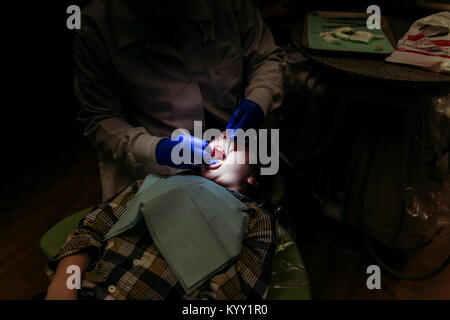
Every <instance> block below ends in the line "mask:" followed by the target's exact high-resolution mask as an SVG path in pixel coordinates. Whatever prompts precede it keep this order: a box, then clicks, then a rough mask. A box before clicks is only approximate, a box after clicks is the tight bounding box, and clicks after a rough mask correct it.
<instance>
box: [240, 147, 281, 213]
mask: <svg viewBox="0 0 450 320" xmlns="http://www.w3.org/2000/svg"><path fill="white" fill-rule="evenodd" d="M249 144H250V142H249V139H248V138H246V139H245V146H246V148H248V147H249ZM256 145H258V146H259V140H258V139H257V141H256ZM257 160H258V162H257V163H256V164H250V172H251V175H252V176H253V177H254V178H255V179H256V182H257V183H258V186H257V187H254V186H252V185H250V184H249V183H247V182H246V184H247V185H246V187H245V188H244V192H243V194H245V195H246V196H248V197H250V198H251V199H252V200H254V201H256V202H257V203H258V204H263V205H264V204H267V203H268V202H270V200H271V196H272V188H273V178H274V175H262V174H261V168H264V167H268V166H269V165H270V164H267V165H263V164H262V163H261V162H259V159H257Z"/></svg>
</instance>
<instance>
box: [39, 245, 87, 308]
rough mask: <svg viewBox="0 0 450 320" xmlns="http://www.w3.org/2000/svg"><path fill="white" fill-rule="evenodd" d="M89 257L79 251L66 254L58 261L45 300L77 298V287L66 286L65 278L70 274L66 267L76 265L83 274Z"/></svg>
mask: <svg viewBox="0 0 450 320" xmlns="http://www.w3.org/2000/svg"><path fill="white" fill-rule="evenodd" d="M90 260H91V257H90V256H89V254H88V253H87V252H79V253H76V254H73V255H71V256H67V257H65V258H63V259H61V261H60V262H59V263H58V267H57V268H56V273H55V276H54V277H53V281H52V283H50V285H49V286H48V289H47V296H46V297H45V299H46V300H77V289H69V288H68V287H67V279H68V277H69V276H70V274H68V273H67V268H68V267H70V266H73V265H75V266H78V267H79V268H80V270H81V273H82V274H83V273H84V272H85V271H86V270H87V268H88V266H89V263H90Z"/></svg>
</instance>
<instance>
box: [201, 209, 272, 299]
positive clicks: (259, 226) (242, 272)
mask: <svg viewBox="0 0 450 320" xmlns="http://www.w3.org/2000/svg"><path fill="white" fill-rule="evenodd" d="M246 205H247V207H248V208H249V210H248V211H249V218H250V219H249V226H248V229H249V231H248V234H247V236H246V238H245V240H244V243H243V248H242V251H241V253H240V256H239V259H238V260H237V261H236V262H235V263H234V264H233V265H231V266H230V267H229V268H228V269H227V270H226V271H225V272H223V273H220V274H217V275H216V276H215V277H213V278H212V279H211V282H210V288H211V289H213V291H215V294H214V299H220V300H243V299H250V300H260V299H263V298H264V297H265V294H266V292H267V289H268V287H269V280H270V271H271V266H272V259H273V255H274V253H275V243H276V219H275V216H274V215H273V214H271V213H269V212H267V211H265V210H261V209H258V208H257V207H256V206H253V205H252V204H250V203H246Z"/></svg>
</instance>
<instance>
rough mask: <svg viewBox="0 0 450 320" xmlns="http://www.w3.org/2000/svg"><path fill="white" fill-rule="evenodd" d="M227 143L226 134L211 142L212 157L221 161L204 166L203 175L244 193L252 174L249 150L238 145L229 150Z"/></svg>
mask: <svg viewBox="0 0 450 320" xmlns="http://www.w3.org/2000/svg"><path fill="white" fill-rule="evenodd" d="M227 143H229V142H228V140H227V138H226V136H225V133H222V136H221V137H220V138H217V139H215V140H213V141H211V143H210V144H209V146H210V147H211V149H212V156H213V157H214V158H215V159H217V160H219V161H218V163H217V164H214V165H211V166H202V169H201V175H202V176H203V177H205V178H207V179H209V180H212V181H214V182H215V183H217V184H219V185H221V186H224V187H227V188H230V189H232V190H235V191H239V192H243V191H244V189H245V188H246V187H247V186H248V183H247V179H248V178H249V177H250V176H251V174H252V170H251V167H250V165H249V163H248V162H249V161H248V160H249V157H248V150H247V149H246V148H245V147H238V146H237V144H236V143H232V144H231V147H230V148H227V147H228V144H227Z"/></svg>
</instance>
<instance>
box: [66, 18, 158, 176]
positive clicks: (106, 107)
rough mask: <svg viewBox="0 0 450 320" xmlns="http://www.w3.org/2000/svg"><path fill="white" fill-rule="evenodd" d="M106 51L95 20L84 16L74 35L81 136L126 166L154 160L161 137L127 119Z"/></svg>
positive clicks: (76, 87) (75, 84)
mask: <svg viewBox="0 0 450 320" xmlns="http://www.w3.org/2000/svg"><path fill="white" fill-rule="evenodd" d="M108 50H109V49H108V47H107V45H106V44H105V42H104V40H103V38H102V35H101V34H100V31H98V29H97V27H96V24H95V22H93V21H92V20H91V19H90V18H89V17H83V27H82V29H81V30H80V31H78V32H77V34H76V36H75V79H74V90H75V96H76V98H77V100H78V102H79V103H80V109H79V112H78V120H79V121H80V122H82V123H83V125H84V127H85V130H84V135H85V136H87V137H88V138H89V139H90V140H91V141H92V143H93V144H94V145H95V147H96V148H97V149H98V150H99V151H100V152H101V153H103V154H108V155H109V156H111V157H112V159H114V160H115V161H116V162H119V161H120V162H122V163H124V164H125V166H126V167H134V166H138V165H139V163H141V162H147V161H151V162H154V163H156V159H155V149H156V145H157V143H158V142H159V140H160V138H158V137H155V136H152V135H151V134H150V133H149V132H148V131H147V130H146V129H145V128H143V127H133V126H132V125H130V124H129V123H128V122H127V119H126V116H125V114H126V112H125V110H124V105H123V97H122V96H121V90H120V89H119V87H118V86H117V85H116V83H115V82H116V81H115V79H116V76H115V72H114V69H113V63H112V61H111V58H110V56H111V54H110V52H109V51H108Z"/></svg>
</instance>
